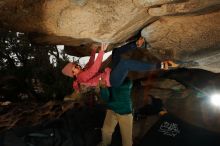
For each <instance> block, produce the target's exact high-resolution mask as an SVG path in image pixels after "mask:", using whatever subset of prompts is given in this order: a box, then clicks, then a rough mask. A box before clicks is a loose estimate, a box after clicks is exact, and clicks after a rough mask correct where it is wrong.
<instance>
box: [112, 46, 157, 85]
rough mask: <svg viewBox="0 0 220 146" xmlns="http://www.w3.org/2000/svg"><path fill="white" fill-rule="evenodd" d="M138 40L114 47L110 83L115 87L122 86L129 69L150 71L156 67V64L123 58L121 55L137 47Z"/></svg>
mask: <svg viewBox="0 0 220 146" xmlns="http://www.w3.org/2000/svg"><path fill="white" fill-rule="evenodd" d="M136 48H137V46H136V42H132V43H129V44H126V45H124V46H121V47H120V48H117V49H114V50H113V52H112V71H111V75H110V83H111V86H113V87H118V86H120V85H121V84H122V83H123V81H124V79H125V78H126V76H127V74H128V72H129V71H141V72H144V71H150V70H155V69H156V64H150V63H145V62H141V61H137V60H132V59H123V58H121V55H122V54H123V53H126V52H128V51H132V50H134V49H136Z"/></svg>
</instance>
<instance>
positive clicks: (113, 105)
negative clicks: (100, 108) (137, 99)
mask: <svg viewBox="0 0 220 146" xmlns="http://www.w3.org/2000/svg"><path fill="white" fill-rule="evenodd" d="M131 90H132V81H131V80H128V79H127V80H125V81H124V82H123V84H122V85H120V86H119V87H109V88H101V90H100V93H101V98H102V99H104V100H105V101H106V103H107V107H108V108H109V109H111V110H113V111H114V112H116V113H118V114H121V115H123V114H129V113H131V112H132V101H131Z"/></svg>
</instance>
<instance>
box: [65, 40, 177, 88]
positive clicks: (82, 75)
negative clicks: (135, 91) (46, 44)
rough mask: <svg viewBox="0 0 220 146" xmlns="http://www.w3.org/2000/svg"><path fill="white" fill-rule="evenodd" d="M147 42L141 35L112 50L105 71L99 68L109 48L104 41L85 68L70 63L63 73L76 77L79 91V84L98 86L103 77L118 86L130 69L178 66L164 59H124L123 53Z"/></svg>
mask: <svg viewBox="0 0 220 146" xmlns="http://www.w3.org/2000/svg"><path fill="white" fill-rule="evenodd" d="M144 44H145V40H144V38H143V37H140V38H139V39H138V40H137V41H133V42H131V43H128V44H126V45H124V46H121V47H119V48H117V49H114V50H113V52H112V66H111V68H109V67H107V68H105V70H104V71H103V72H100V71H99V69H100V67H101V65H102V59H103V55H104V51H105V50H106V49H107V47H108V44H106V43H102V45H101V48H100V51H99V53H98V56H97V58H96V59H95V53H96V50H97V47H94V49H93V51H92V53H91V57H90V59H89V62H88V63H87V64H86V66H85V67H84V68H82V67H81V66H80V65H78V64H77V63H68V64H67V65H66V66H65V67H64V68H63V70H62V72H63V74H64V75H66V76H69V77H73V78H75V80H74V82H73V88H74V90H75V91H79V85H85V86H93V87H95V86H97V85H98V83H99V80H100V79H101V78H102V79H104V80H105V81H106V84H107V86H108V87H110V86H113V87H118V86H120V85H121V84H122V82H123V81H124V79H125V78H126V76H127V74H128V72H129V71H140V72H144V71H153V70H158V69H162V70H168V66H171V67H178V64H175V63H174V62H172V61H162V62H160V63H154V64H152V63H145V62H141V61H137V60H132V59H123V58H122V57H121V55H122V54H123V53H125V52H128V51H131V50H134V49H136V48H137V47H142V46H143V45H144Z"/></svg>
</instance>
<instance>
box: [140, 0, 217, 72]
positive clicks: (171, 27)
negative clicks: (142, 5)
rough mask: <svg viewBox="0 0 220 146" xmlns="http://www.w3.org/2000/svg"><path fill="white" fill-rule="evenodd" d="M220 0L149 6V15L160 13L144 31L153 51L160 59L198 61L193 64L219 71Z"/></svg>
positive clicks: (143, 33) (191, 0) (193, 0)
mask: <svg viewBox="0 0 220 146" xmlns="http://www.w3.org/2000/svg"><path fill="white" fill-rule="evenodd" d="M219 3H220V1H217V0H214V1H206V0H204V1H198V0H189V1H187V2H182V3H179V4H164V5H162V6H160V7H157V8H150V9H149V11H148V12H149V14H150V15H153V16H160V18H159V19H158V20H157V21H155V22H154V23H152V24H150V25H148V26H147V27H145V28H144V29H143V30H142V35H143V36H144V37H145V38H146V40H147V41H148V42H149V44H150V46H149V50H150V52H151V53H152V54H154V55H156V56H157V57H158V58H161V59H170V58H172V59H174V60H180V61H185V62H190V61H195V62H197V63H198V65H197V66H194V67H197V68H202V69H206V70H210V71H213V72H219V69H218V68H219V59H218V58H219V57H218V56H219V47H220V45H219V42H220V41H219V38H220V35H219V34H220V28H219V27H218V26H219V25H220V19H219V18H220V17H219V16H220V12H219V5H218V4H219ZM211 58H212V59H211Z"/></svg>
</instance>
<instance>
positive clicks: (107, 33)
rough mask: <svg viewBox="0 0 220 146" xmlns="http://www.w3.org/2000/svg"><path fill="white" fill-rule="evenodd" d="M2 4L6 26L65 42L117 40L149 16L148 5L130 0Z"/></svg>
mask: <svg viewBox="0 0 220 146" xmlns="http://www.w3.org/2000/svg"><path fill="white" fill-rule="evenodd" d="M0 7H1V10H2V11H0V15H1V16H2V17H1V18H0V21H1V22H2V23H3V24H4V26H8V27H9V28H15V29H16V30H19V31H25V32H38V33H42V34H45V35H49V36H48V37H47V36H40V37H37V38H35V39H36V41H38V42H48V43H61V44H66V45H77V44H79V43H86V42H91V41H96V42H102V41H105V42H113V43H116V42H119V41H122V40H125V39H127V38H128V37H129V36H131V35H132V34H134V33H135V32H136V31H138V30H139V29H140V28H141V27H143V26H144V25H145V24H146V22H147V21H148V20H149V15H148V14H147V9H145V8H137V7H136V6H135V5H134V3H132V1H130V2H128V1H127V0H110V1H104V0H101V1H98V0H87V1H85V0H81V1H80V0H63V1H57V0H51V1H45V0H40V1H39V0H31V1H22V0H5V1H2V2H1V5H0ZM9 16H10V17H9ZM79 40H81V41H79Z"/></svg>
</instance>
